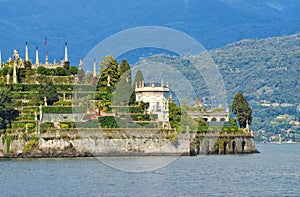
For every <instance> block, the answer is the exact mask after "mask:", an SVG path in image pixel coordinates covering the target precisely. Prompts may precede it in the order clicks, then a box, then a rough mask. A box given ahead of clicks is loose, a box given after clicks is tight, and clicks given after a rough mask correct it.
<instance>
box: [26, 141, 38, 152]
mask: <svg viewBox="0 0 300 197" xmlns="http://www.w3.org/2000/svg"><path fill="white" fill-rule="evenodd" d="M38 144H39V142H38V140H36V139H31V140H29V141H28V142H27V143H26V145H25V147H24V149H23V153H28V152H29V151H31V150H33V149H34V148H35V147H36V146H37V145H38Z"/></svg>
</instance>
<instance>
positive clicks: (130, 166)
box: [0, 144, 300, 196]
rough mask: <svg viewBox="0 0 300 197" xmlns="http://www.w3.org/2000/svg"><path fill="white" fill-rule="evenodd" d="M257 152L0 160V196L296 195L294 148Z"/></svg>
mask: <svg viewBox="0 0 300 197" xmlns="http://www.w3.org/2000/svg"><path fill="white" fill-rule="evenodd" d="M257 149H258V150H259V151H260V152H261V153H260V154H249V155H210V156H197V157H178V158H174V157H154V156H153V157H104V158H99V159H97V158H70V159H68V158H67V159H5V160H0V181H1V184H0V196H299V195H300V194H299V193H300V170H299V168H300V144H280V145H279V144H258V145H257Z"/></svg>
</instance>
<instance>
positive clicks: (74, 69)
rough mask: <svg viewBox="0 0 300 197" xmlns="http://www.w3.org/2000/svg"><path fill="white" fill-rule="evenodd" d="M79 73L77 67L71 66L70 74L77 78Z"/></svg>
mask: <svg viewBox="0 0 300 197" xmlns="http://www.w3.org/2000/svg"><path fill="white" fill-rule="evenodd" d="M77 73H78V68H77V67H76V66H71V67H70V74H71V75H73V76H75V75H77Z"/></svg>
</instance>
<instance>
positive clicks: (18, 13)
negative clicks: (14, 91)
mask: <svg viewBox="0 0 300 197" xmlns="http://www.w3.org/2000/svg"><path fill="white" fill-rule="evenodd" d="M0 6H1V11H0V26H1V29H2V30H1V32H0V50H1V51H2V55H3V59H5V60H6V59H7V58H8V57H9V56H11V55H12V50H13V49H19V50H20V54H21V55H22V54H24V51H25V46H24V45H25V42H26V41H28V42H29V47H30V48H29V49H30V51H29V53H30V57H31V59H34V54H35V53H34V50H35V46H39V48H40V56H41V57H40V59H41V60H44V58H42V57H44V56H45V52H46V50H48V51H49V59H50V61H51V62H52V61H53V59H56V60H59V59H61V58H62V57H63V49H64V48H63V47H64V43H65V42H66V41H67V42H68V46H69V52H70V54H69V58H70V60H71V64H73V65H77V63H78V59H79V58H84V57H85V56H86V55H87V53H88V52H89V51H90V50H91V49H92V48H93V47H94V46H95V45H96V44H98V43H99V42H101V41H102V40H103V39H105V38H107V37H108V36H111V35H113V34H115V33H117V32H120V31H122V30H125V29H128V28H133V27H139V26H149V25H150V26H165V27H170V28H174V29H177V30H179V31H182V32H184V33H187V34H188V35H190V36H192V37H194V38H195V39H196V40H197V41H199V42H200V43H201V44H202V45H203V46H204V47H205V48H206V49H209V50H211V49H214V48H218V47H222V46H224V45H226V44H229V43H232V42H236V41H239V40H242V39H247V38H267V37H271V36H282V35H289V34H295V33H299V27H300V12H299V10H300V2H299V1H295V0H267V1H261V0H253V1H248V0H214V1H211V0H162V1H161V0H140V1H135V0H117V1H104V0H101V1H99V0H89V1H80V0H72V1H71V0H63V1H61V0H52V1H48V0H30V1H27V0H18V1H14V2H13V3H12V2H11V1H9V0H1V1H0ZM45 37H47V39H48V42H47V48H46V47H44V46H43V43H44V39H45Z"/></svg>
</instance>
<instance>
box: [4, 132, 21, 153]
mask: <svg viewBox="0 0 300 197" xmlns="http://www.w3.org/2000/svg"><path fill="white" fill-rule="evenodd" d="M17 139H18V136H17V135H9V134H5V135H3V136H2V144H4V143H6V152H7V153H10V144H11V143H12V142H13V141H14V140H17Z"/></svg>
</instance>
